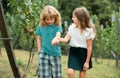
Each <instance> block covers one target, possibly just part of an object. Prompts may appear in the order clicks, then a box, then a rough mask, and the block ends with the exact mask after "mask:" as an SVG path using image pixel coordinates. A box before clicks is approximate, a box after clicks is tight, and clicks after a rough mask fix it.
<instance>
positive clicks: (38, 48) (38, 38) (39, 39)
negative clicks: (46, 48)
mask: <svg viewBox="0 0 120 78" xmlns="http://www.w3.org/2000/svg"><path fill="white" fill-rule="evenodd" d="M37 50H38V52H40V50H41V38H40V36H37Z"/></svg>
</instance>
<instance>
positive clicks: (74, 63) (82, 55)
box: [68, 47, 92, 71]
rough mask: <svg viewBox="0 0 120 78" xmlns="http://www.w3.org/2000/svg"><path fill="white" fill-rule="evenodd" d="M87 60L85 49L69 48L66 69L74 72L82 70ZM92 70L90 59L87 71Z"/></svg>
mask: <svg viewBox="0 0 120 78" xmlns="http://www.w3.org/2000/svg"><path fill="white" fill-rule="evenodd" d="M86 58H87V49H86V48H80V47H70V53H69V58H68V68H72V69H74V70H79V71H82V70H83V65H84V63H85V61H86ZM90 68H92V60H91V58H90V62H89V69H90Z"/></svg>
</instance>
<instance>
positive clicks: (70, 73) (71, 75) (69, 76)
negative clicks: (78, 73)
mask: <svg viewBox="0 0 120 78" xmlns="http://www.w3.org/2000/svg"><path fill="white" fill-rule="evenodd" d="M68 78H74V70H73V69H71V68H69V69H68Z"/></svg>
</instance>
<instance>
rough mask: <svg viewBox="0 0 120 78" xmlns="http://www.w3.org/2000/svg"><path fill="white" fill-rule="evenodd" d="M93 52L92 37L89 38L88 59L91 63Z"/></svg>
mask: <svg viewBox="0 0 120 78" xmlns="http://www.w3.org/2000/svg"><path fill="white" fill-rule="evenodd" d="M91 54H92V39H89V40H87V59H86V62H87V63H89V61H90V57H91Z"/></svg>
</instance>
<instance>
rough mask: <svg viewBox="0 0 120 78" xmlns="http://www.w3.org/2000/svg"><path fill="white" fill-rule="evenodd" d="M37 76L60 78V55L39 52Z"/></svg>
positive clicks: (39, 77) (40, 77) (41, 77)
mask: <svg viewBox="0 0 120 78" xmlns="http://www.w3.org/2000/svg"><path fill="white" fill-rule="evenodd" d="M38 58H39V61H38V78H62V73H61V57H57V56H50V55H48V54H46V53H42V52H40V53H39V56H38Z"/></svg>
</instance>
